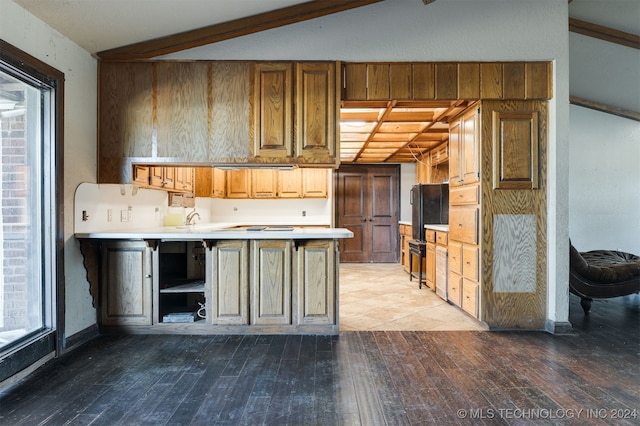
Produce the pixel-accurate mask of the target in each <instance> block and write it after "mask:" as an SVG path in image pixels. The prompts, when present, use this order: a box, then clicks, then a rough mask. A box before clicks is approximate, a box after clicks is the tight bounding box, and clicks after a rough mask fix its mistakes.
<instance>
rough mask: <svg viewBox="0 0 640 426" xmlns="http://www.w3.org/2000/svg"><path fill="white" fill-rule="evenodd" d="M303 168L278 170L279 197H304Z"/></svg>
mask: <svg viewBox="0 0 640 426" xmlns="http://www.w3.org/2000/svg"><path fill="white" fill-rule="evenodd" d="M302 174H303V169H293V170H279V171H278V197H280V198H300V197H302Z"/></svg>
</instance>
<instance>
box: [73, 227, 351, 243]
mask: <svg viewBox="0 0 640 426" xmlns="http://www.w3.org/2000/svg"><path fill="white" fill-rule="evenodd" d="M251 228H255V227H238V225H235V224H224V223H218V224H197V225H191V226H186V225H183V226H164V227H157V228H145V229H126V230H121V231H98V232H84V233H76V234H75V237H76V238H81V239H84V238H92V239H111V240H162V241H197V240H310V239H334V238H352V237H353V232H351V231H350V230H348V229H345V228H321V227H308V228H307V227H298V226H293V227H282V226H267V227H258V228H264V229H261V230H251Z"/></svg>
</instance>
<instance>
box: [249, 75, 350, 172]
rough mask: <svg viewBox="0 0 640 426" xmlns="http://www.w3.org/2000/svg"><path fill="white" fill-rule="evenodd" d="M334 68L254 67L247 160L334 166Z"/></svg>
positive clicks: (336, 88) (336, 108)
mask: <svg viewBox="0 0 640 426" xmlns="http://www.w3.org/2000/svg"><path fill="white" fill-rule="evenodd" d="M336 68H337V67H336V64H335V62H296V63H289V62H284V63H280V62H278V63H257V64H256V65H255V71H254V74H255V79H254V91H253V93H254V105H253V108H254V109H253V116H254V119H253V126H254V129H253V134H254V141H253V151H252V154H253V159H252V161H255V162H258V163H276V164H281V163H298V164H311V165H314V166H315V165H322V164H325V165H329V166H337V164H338V156H337V141H338V135H337V129H338V126H337V123H338V120H339V118H338V114H339V105H338V104H339V101H340V96H339V85H338V83H337V80H338V74H337V72H336V71H337V70H336ZM294 124H295V125H294Z"/></svg>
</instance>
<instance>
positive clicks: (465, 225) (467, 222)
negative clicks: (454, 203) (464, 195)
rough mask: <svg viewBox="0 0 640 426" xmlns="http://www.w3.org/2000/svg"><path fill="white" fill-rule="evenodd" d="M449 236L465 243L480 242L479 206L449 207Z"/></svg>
mask: <svg viewBox="0 0 640 426" xmlns="http://www.w3.org/2000/svg"><path fill="white" fill-rule="evenodd" d="M449 238H451V239H452V240H456V241H461V242H463V243H469V244H478V208H477V207H452V208H450V209H449Z"/></svg>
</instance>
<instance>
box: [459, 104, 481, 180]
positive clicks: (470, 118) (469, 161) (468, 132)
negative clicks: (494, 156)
mask: <svg viewBox="0 0 640 426" xmlns="http://www.w3.org/2000/svg"><path fill="white" fill-rule="evenodd" d="M478 116H479V113H478V110H477V109H473V110H471V111H469V112H468V113H466V114H465V115H464V117H463V128H462V133H461V134H462V139H461V143H462V145H463V148H462V154H463V155H462V157H461V158H462V163H461V164H460V166H461V169H462V171H461V173H462V181H463V183H464V184H465V185H466V184H469V183H475V182H479V181H480V134H479V125H478V122H479V119H478Z"/></svg>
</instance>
